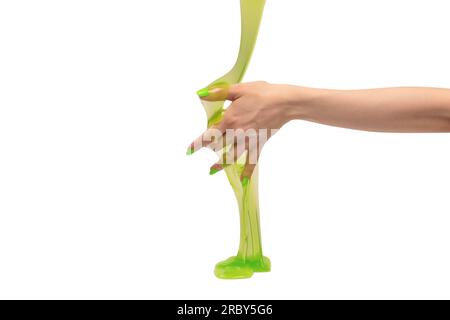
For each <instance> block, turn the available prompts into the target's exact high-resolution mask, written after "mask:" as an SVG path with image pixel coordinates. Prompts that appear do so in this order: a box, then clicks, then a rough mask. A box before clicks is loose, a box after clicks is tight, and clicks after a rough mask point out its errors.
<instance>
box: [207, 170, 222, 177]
mask: <svg viewBox="0 0 450 320" xmlns="http://www.w3.org/2000/svg"><path fill="white" fill-rule="evenodd" d="M219 171H220V170H218V169H216V168H211V169H209V174H210V175H211V176H212V175H213V174H216V173H217V172H219Z"/></svg>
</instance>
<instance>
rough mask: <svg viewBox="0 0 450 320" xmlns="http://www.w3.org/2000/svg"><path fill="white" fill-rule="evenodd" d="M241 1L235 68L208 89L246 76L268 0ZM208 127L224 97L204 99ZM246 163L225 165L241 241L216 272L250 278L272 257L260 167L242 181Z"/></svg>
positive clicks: (223, 276) (219, 114)
mask: <svg viewBox="0 0 450 320" xmlns="http://www.w3.org/2000/svg"><path fill="white" fill-rule="evenodd" d="M240 1H241V43H240V48H239V55H238V58H237V60H236V63H235V65H234V66H233V68H232V69H231V70H230V71H229V72H228V73H227V74H225V75H224V76H223V77H220V78H219V79H217V80H215V81H214V82H212V83H211V84H209V85H208V86H207V88H208V89H212V88H215V87H226V86H229V85H231V84H234V83H238V82H240V81H241V80H242V78H243V77H244V74H245V71H246V69H247V66H248V64H249V62H250V59H251V56H252V53H253V48H254V46H255V42H256V38H257V36H258V30H259V26H260V23H261V18H262V14H263V10H264V4H265V0H240ZM202 104H203V107H204V109H205V112H206V114H207V117H208V127H210V126H212V125H214V124H216V123H218V122H220V120H221V119H222V117H223V112H224V101H214V102H211V101H204V100H202ZM243 169H244V166H243V164H242V163H239V162H238V163H235V164H232V165H229V166H227V167H225V169H224V170H225V172H226V174H227V177H228V180H229V182H230V184H231V187H232V188H233V190H234V193H235V196H236V199H237V202H238V205H239V215H240V244H239V250H238V253H237V255H236V256H233V257H230V258H228V259H227V260H225V261H222V262H219V263H217V264H216V267H215V270H214V274H215V275H216V276H217V277H218V278H221V279H243V278H249V277H251V276H252V275H253V273H254V272H268V271H270V260H269V258H267V257H264V256H263V252H262V246H261V229H260V223H259V203H258V167H256V168H255V170H254V172H253V175H252V177H251V178H250V180H249V182H248V183H244V184H243V183H241V180H240V175H241V173H242V171H243Z"/></svg>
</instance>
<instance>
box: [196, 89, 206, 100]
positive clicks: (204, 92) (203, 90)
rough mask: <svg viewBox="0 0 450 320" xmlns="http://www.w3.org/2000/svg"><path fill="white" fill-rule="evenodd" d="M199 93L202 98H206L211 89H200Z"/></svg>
mask: <svg viewBox="0 0 450 320" xmlns="http://www.w3.org/2000/svg"><path fill="white" fill-rule="evenodd" d="M197 95H198V96H199V97H200V98H204V97H207V96H209V90H208V88H204V89H200V90H198V91H197Z"/></svg>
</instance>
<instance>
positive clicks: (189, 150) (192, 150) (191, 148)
mask: <svg viewBox="0 0 450 320" xmlns="http://www.w3.org/2000/svg"><path fill="white" fill-rule="evenodd" d="M193 153H194V148H193V147H189V148H188V149H187V150H186V155H188V156H190V155H191V154H193Z"/></svg>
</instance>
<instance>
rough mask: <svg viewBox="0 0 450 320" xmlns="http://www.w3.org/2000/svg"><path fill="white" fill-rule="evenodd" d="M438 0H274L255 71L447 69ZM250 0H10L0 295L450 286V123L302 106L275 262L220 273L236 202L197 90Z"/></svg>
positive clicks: (361, 81) (282, 183)
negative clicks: (210, 141)
mask: <svg viewBox="0 0 450 320" xmlns="http://www.w3.org/2000/svg"><path fill="white" fill-rule="evenodd" d="M449 13H450V7H449V4H448V1H444V0H442V1H437V0H426V1H425V0H420V1H418V0H403V1H399V0H396V1H392V0H377V1H361V0H342V1H335V0H315V1H298V0H290V1H288V0H278V1H273V0H268V1H267V5H266V10H265V14H264V18H263V24H262V26H261V30H260V37H259V39H258V43H257V46H256V49H255V54H254V58H253V60H252V62H251V64H250V67H249V69H248V73H247V75H246V78H245V80H247V81H250V80H266V81H269V82H275V83H291V84H299V85H304V86H312V87H326V88H342V89H345V88H370V87H384V86H409V85H414V86H439V87H450V61H449V58H448V57H450V41H448V39H449V30H450V19H448V16H449ZM239 21H240V16H239V2H238V1H237V0H233V1H231V0H191V1H185V0H178V1H169V0H165V1H111V0H108V1H99V0H89V1H86V0H84V1H81V0H78V1H60V0H58V1H56V0H55V1H43V0H42V1H19V0H17V1H2V2H0V298H44V299H45V298H62V299H64V298H87V299H89V298H138V299H144V298H145V299H148V298H158V299H162V298H191V299H195V298H210V299H215V298H255V299H257V298H269V299H270V298H296V299H303V298H305V299H315V298H325V299H327V298H342V299H347V298H362V299H365V298H387V299H389V298H450V272H449V270H450V255H449V252H450V202H449V187H450V186H449V184H450V183H449V181H450V168H449V163H450V147H449V146H450V135H448V134H410V135H408V134H381V133H368V132H358V131H352V130H346V129H339V128H332V127H327V126H323V125H318V124H312V123H305V122H301V121H296V122H292V123H289V124H288V125H286V126H285V127H284V128H283V129H282V130H281V131H280V132H279V133H278V134H277V135H276V136H275V137H274V138H273V139H272V140H271V141H270V142H269V143H268V144H267V146H266V147H265V150H264V151H263V154H262V159H261V165H260V206H261V220H262V231H263V234H262V237H263V247H264V251H265V254H266V255H267V256H269V257H270V258H271V260H272V267H273V270H272V272H270V273H266V274H255V276H254V277H253V278H251V279H249V280H241V281H223V280H218V279H216V278H215V277H214V275H213V267H214V264H215V263H216V262H218V261H220V260H222V259H224V258H226V257H228V256H230V255H233V254H235V252H236V250H237V247H238V235H239V233H238V232H239V228H238V210H237V206H236V203H235V199H234V196H233V194H232V190H231V188H230V187H229V185H228V183H227V181H226V178H225V176H224V174H223V173H221V174H217V175H216V176H213V177H210V176H209V175H208V171H209V166H210V165H211V164H212V163H213V162H214V161H215V159H216V156H215V155H214V154H213V153H212V152H211V151H208V150H204V151H201V152H199V153H198V154H196V155H193V156H192V157H186V156H185V150H186V147H187V146H188V144H189V143H190V142H191V140H192V139H193V138H194V137H196V136H198V135H199V134H200V133H201V132H202V131H203V130H204V128H205V115H204V112H203V109H202V107H201V104H200V103H199V101H198V98H197V97H196V95H195V91H196V90H197V89H199V88H201V87H203V86H204V85H206V84H208V83H209V82H210V81H212V80H214V79H216V78H217V77H219V76H221V75H222V74H224V73H225V72H226V71H228V69H229V68H231V66H232V64H233V63H234V60H235V58H236V55H237V49H238V43H239V34H240V22H239Z"/></svg>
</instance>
